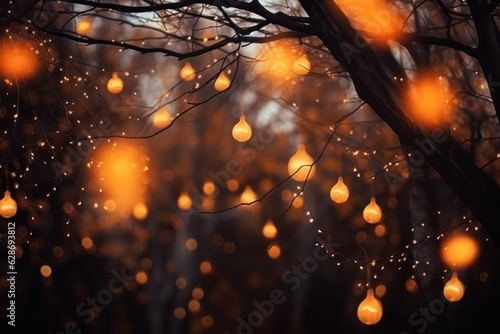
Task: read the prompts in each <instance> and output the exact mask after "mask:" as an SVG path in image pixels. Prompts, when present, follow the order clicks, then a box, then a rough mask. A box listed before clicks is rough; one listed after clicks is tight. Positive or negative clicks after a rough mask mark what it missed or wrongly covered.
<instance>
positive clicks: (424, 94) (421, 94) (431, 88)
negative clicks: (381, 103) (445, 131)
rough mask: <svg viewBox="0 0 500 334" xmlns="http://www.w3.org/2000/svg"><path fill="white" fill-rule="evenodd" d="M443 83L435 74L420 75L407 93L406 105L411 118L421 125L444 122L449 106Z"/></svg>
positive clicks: (434, 124)
mask: <svg viewBox="0 0 500 334" xmlns="http://www.w3.org/2000/svg"><path fill="white" fill-rule="evenodd" d="M446 100H447V98H446V94H445V90H444V88H443V83H442V82H440V80H439V79H438V78H437V77H436V76H435V75H433V74H426V73H424V74H421V75H419V76H418V77H417V78H416V79H415V82H414V84H413V86H412V87H411V89H410V90H409V92H408V93H407V96H406V105H407V108H408V111H409V113H410V115H411V117H412V118H413V119H414V120H415V121H416V122H417V123H419V124H421V125H427V126H437V125H439V124H441V123H442V122H443V115H444V114H445V112H446V110H447V108H448V105H447V104H446Z"/></svg>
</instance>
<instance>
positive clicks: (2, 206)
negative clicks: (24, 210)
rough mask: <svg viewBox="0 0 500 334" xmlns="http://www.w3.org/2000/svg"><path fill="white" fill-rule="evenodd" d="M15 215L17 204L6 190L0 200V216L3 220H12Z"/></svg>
mask: <svg viewBox="0 0 500 334" xmlns="http://www.w3.org/2000/svg"><path fill="white" fill-rule="evenodd" d="M16 213H17V202H16V201H15V200H14V199H13V198H12V196H11V195H10V191H8V190H6V191H5V195H4V197H3V198H2V199H1V200H0V216H2V217H4V218H12V217H14V216H15V215H16Z"/></svg>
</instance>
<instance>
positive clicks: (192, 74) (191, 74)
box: [180, 62, 196, 81]
mask: <svg viewBox="0 0 500 334" xmlns="http://www.w3.org/2000/svg"><path fill="white" fill-rule="evenodd" d="M180 76H181V79H182V80H186V81H191V80H194V78H196V70H195V69H194V67H193V65H191V63H190V62H187V63H186V64H184V66H182V68H181V72H180Z"/></svg>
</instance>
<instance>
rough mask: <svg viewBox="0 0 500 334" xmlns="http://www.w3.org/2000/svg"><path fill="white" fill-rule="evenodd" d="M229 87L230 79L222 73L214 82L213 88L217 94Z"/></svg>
mask: <svg viewBox="0 0 500 334" xmlns="http://www.w3.org/2000/svg"><path fill="white" fill-rule="evenodd" d="M230 86H231V79H229V78H228V77H227V75H226V74H224V72H221V73H220V74H219V76H218V77H217V79H216V80H215V82H214V88H215V89H216V90H218V91H219V92H222V91H224V90H226V89H228V88H229V87H230Z"/></svg>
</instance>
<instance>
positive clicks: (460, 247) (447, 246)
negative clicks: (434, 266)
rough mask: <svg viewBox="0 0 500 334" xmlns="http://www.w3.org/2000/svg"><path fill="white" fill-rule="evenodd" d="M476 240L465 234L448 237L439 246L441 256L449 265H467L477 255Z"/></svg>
mask: <svg viewBox="0 0 500 334" xmlns="http://www.w3.org/2000/svg"><path fill="white" fill-rule="evenodd" d="M478 253H479V246H478V244H477V241H476V240H475V239H474V238H472V237H471V236H469V235H467V234H457V235H454V236H451V237H448V238H447V239H445V241H444V242H443V245H442V246H441V258H442V260H443V262H444V263H445V264H446V265H448V266H449V267H452V268H455V269H462V268H465V267H467V266H469V265H470V264H471V263H472V262H473V261H474V260H475V259H476V257H477V255H478Z"/></svg>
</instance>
